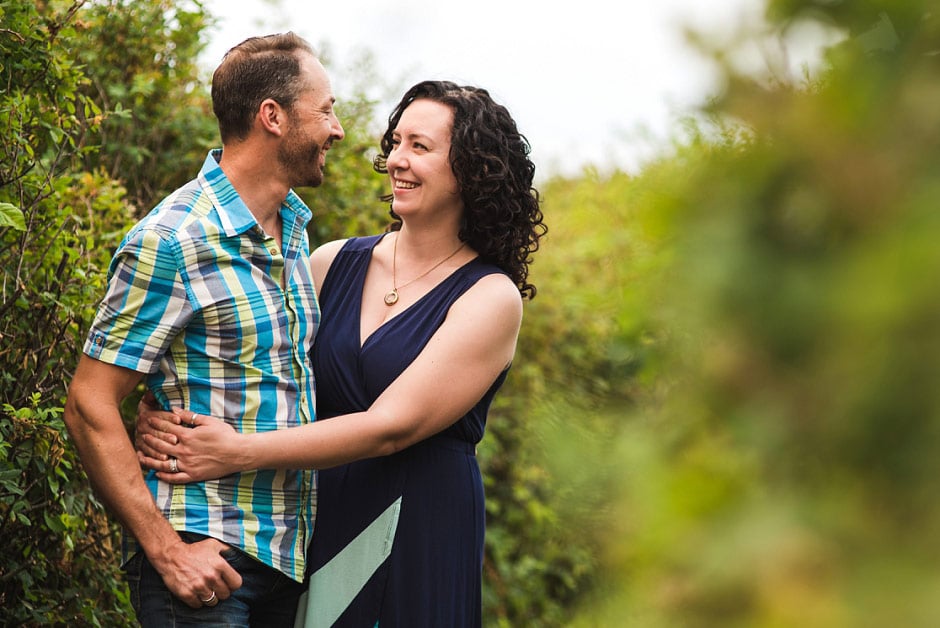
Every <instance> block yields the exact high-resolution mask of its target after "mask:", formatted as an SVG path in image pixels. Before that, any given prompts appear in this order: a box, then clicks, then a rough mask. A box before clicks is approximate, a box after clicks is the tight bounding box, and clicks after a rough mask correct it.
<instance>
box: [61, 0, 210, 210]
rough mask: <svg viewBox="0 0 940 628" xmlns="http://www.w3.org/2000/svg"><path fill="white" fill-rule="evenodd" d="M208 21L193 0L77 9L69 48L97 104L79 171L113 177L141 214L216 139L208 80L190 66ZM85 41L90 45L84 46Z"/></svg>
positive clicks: (110, 1) (193, 168) (125, 1)
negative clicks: (97, 119) (99, 112)
mask: <svg viewBox="0 0 940 628" xmlns="http://www.w3.org/2000/svg"><path fill="white" fill-rule="evenodd" d="M212 23H213V22H212V19H211V18H210V17H209V15H208V14H207V13H206V10H205V9H204V8H203V6H202V5H201V3H199V2H195V1H192V2H183V1H178V0H133V1H131V0H98V1H96V2H91V3H89V4H88V5H86V6H85V7H84V8H83V9H82V10H81V11H80V12H79V13H78V15H77V19H76V27H77V28H78V29H79V30H80V32H81V37H80V38H77V39H75V40H74V42H73V44H72V45H71V46H70V51H71V52H72V54H73V55H75V57H77V59H78V60H79V62H80V63H81V64H82V65H83V67H84V70H85V73H86V74H87V76H88V78H89V81H88V82H87V83H86V85H85V87H84V88H83V89H82V93H83V94H85V95H86V96H87V97H89V98H91V99H93V100H94V101H95V102H97V103H99V104H100V105H101V106H102V107H103V108H104V109H106V110H107V115H105V116H104V118H103V120H102V121H101V124H100V126H98V128H97V130H96V133H94V134H93V135H92V136H91V137H90V140H89V141H90V142H91V143H92V144H94V145H100V149H98V150H95V151H89V152H87V153H86V154H85V156H84V163H83V169H85V170H89V171H95V170H99V169H100V170H103V171H105V172H106V173H107V174H108V176H110V178H112V179H114V180H117V181H121V182H122V183H123V185H124V186H125V188H126V189H127V193H128V198H129V200H130V201H131V203H132V204H133V205H135V206H136V207H137V211H138V214H139V215H143V214H145V213H146V212H148V211H149V210H150V208H151V207H152V206H153V205H154V204H155V203H156V202H157V201H159V200H160V199H161V198H163V197H164V196H166V195H167V194H168V193H170V192H172V191H173V190H175V189H176V188H178V187H179V186H180V185H182V184H183V183H185V182H186V181H189V180H190V179H191V178H192V177H193V173H195V172H198V170H199V167H200V166H201V165H202V162H203V161H204V160H205V158H206V153H207V152H208V151H209V149H211V148H215V147H217V146H219V145H220V140H219V139H218V127H217V125H216V121H215V118H214V117H213V115H212V106H211V101H210V99H209V93H208V89H207V85H208V80H207V77H206V76H205V75H204V71H203V70H202V69H201V68H200V66H199V65H198V63H197V60H198V56H199V54H200V53H201V52H202V50H203V48H204V47H205V41H204V38H203V32H204V31H205V30H206V29H207V28H208V27H209V26H211V25H212ZM89 42H93V45H88V43H89Z"/></svg>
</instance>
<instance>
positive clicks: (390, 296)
mask: <svg viewBox="0 0 940 628" xmlns="http://www.w3.org/2000/svg"><path fill="white" fill-rule="evenodd" d="M465 244H466V242H461V243H460V246H458V247H457V249H456V250H454V252H453V253H451V254H450V255H448V256H447V257H445V258H444V259H442V260H441V261H439V262H438V263H437V264H435V265H434V266H431V267H430V268H429V269H427V270H426V271H424V272H423V273H421V274H420V275H418V276H417V277H415V278H414V279H412V280H411V281H408V282H406V283H403V284H402V285H400V286H399V285H398V276H397V275H396V272H395V264H396V260H397V258H398V234H397V233H396V234H395V243H394V244H393V245H392V290H391V292H386V293H385V305H388V306H392V305H395V304H396V303H398V291H399V290H400V289H401V288H404V287H405V286H410V285H411V284H413V283H414V282H416V281H418V280H419V279H421V278H422V277H424V276H426V275H427V274H428V273H430V272H431V271H432V270H434V269H435V268H437V267H438V266H440V265H441V264H443V263H444V262H446V261H447V260H449V259H450V258H452V257H453V256H454V255H457V253H459V252H460V249H462V248H463V247H464V245H465Z"/></svg>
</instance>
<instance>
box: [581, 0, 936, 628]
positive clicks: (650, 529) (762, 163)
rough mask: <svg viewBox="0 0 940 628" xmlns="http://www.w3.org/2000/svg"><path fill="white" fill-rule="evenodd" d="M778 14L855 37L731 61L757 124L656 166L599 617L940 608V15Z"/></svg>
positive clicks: (631, 620) (733, 113)
mask: <svg viewBox="0 0 940 628" xmlns="http://www.w3.org/2000/svg"><path fill="white" fill-rule="evenodd" d="M770 15H771V16H772V18H773V19H774V20H775V21H774V22H773V24H774V25H775V26H777V27H779V28H781V29H783V28H785V27H786V26H787V25H789V24H790V23H792V21H794V20H797V19H799V20H821V21H823V22H824V23H826V24H827V25H829V27H835V28H839V29H841V31H842V32H844V33H846V35H847V38H846V39H845V40H844V41H843V42H842V43H840V44H839V45H837V46H834V47H833V48H832V49H831V50H830V51H829V53H828V56H827V61H828V65H827V69H826V71H825V72H824V73H823V74H821V75H820V76H818V77H815V78H814V80H813V81H812V82H808V83H807V84H803V85H792V84H786V83H781V82H779V81H767V80H764V79H763V77H756V78H755V77H748V76H741V75H739V74H737V73H735V72H733V71H731V70H727V72H728V81H727V85H728V87H727V90H726V92H725V93H724V94H723V95H722V97H721V98H719V99H718V100H717V101H716V102H715V103H714V104H713V106H712V107H711V108H710V110H709V113H711V114H712V115H714V116H717V117H718V118H720V119H725V120H733V121H735V124H739V125H742V128H743V130H744V131H745V132H744V133H737V134H731V135H728V136H726V137H724V138H720V139H717V140H714V139H713V140H708V141H706V140H703V139H702V138H696V139H695V140H693V141H692V142H690V143H689V144H687V145H683V146H679V147H677V151H676V154H675V155H671V156H668V157H664V158H663V159H662V161H661V162H660V163H657V164H653V165H651V166H650V167H649V168H648V169H647V170H645V171H644V172H643V173H642V174H641V175H640V177H639V178H638V180H637V181H636V182H635V183H634V185H637V186H644V185H646V184H645V183H644V180H646V179H647V178H656V177H658V176H659V175H660V173H661V172H671V173H672V174H673V175H677V176H674V177H670V178H669V181H670V183H669V191H670V197H671V198H666V197H663V198H653V199H650V200H651V202H649V203H647V204H642V205H640V206H639V207H641V209H642V211H641V212H640V213H639V214H638V215H637V224H638V225H640V226H641V227H642V233H643V235H642V238H643V240H644V241H645V242H647V243H650V244H651V245H652V246H651V248H650V249H649V255H648V257H647V259H646V261H647V268H649V269H650V270H651V272H650V273H649V274H648V275H645V274H641V275H640V277H639V279H640V288H641V292H640V294H642V295H643V298H642V299H640V300H638V301H636V302H634V303H632V304H630V307H631V308H635V312H633V313H631V314H630V315H629V316H628V318H629V319H635V320H639V321H643V325H644V326H646V327H647V328H648V329H649V330H650V331H649V334H650V337H651V338H652V339H653V340H654V341H653V343H652V345H651V348H650V358H651V359H649V360H647V361H646V362H645V363H644V368H643V370H642V371H641V378H640V381H641V382H643V383H644V387H643V389H641V390H640V391H639V393H640V394H639V396H638V397H637V403H636V405H635V406H634V408H633V409H632V410H630V411H629V412H626V413H625V420H624V421H622V422H621V428H620V435H619V437H618V438H617V439H616V444H615V445H614V447H615V448H616V450H617V452H618V454H617V457H618V458H619V459H620V460H621V461H622V462H621V464H620V466H619V473H620V478H619V482H618V489H617V491H618V492H617V498H616V499H615V500H614V502H613V503H614V504H615V510H614V513H613V514H614V516H613V518H612V520H611V521H612V522H613V523H614V526H613V527H612V528H611V530H610V533H609V535H607V536H606V543H605V545H604V547H605V550H604V554H603V555H604V557H605V569H604V571H603V574H604V576H603V580H604V581H605V582H607V583H609V587H606V588H599V589H598V591H597V595H596V596H594V597H592V598H589V601H588V602H586V603H585V605H584V606H585V610H584V612H583V613H582V620H581V623H579V624H577V625H608V624H614V623H619V624H623V623H624V622H626V623H628V624H630V625H642V626H654V627H655V626H677V625H679V626H693V627H694V626H797V625H799V626H820V627H823V626H825V627H827V628H829V627H839V626H884V625H904V626H931V625H935V624H936V623H937V621H938V620H940V605H938V603H937V602H936V599H937V598H936V596H935V594H936V591H937V590H938V588H940V578H938V575H937V573H938V572H937V570H936V561H937V557H938V554H940V536H938V534H937V531H938V530H940V508H938V507H937V505H936V500H935V499H934V496H935V495H936V494H937V492H938V489H940V486H938V478H940V463H938V460H940V455H938V454H940V428H938V425H940V422H938V418H940V396H938V393H937V388H936V387H935V386H933V385H932V380H933V379H934V378H935V376H936V373H938V372H940V357H938V356H940V351H938V348H940V296H938V293H937V290H936V286H935V276H936V269H937V268H940V247H938V246H937V244H936V242H937V239H938V236H940V214H938V213H937V211H936V208H935V204H936V201H935V196H934V195H935V194H936V193H937V191H938V189H940V178H938V174H937V173H938V172H940V169H938V166H940V152H938V150H937V147H938V146H940V113H938V109H937V108H936V106H935V105H936V97H937V85H938V84H940V83H938V74H940V62H938V57H937V56H936V54H935V51H936V49H937V45H938V41H940V38H938V35H940V27H938V25H937V22H936V19H935V17H934V15H933V6H932V4H931V3H928V2H921V1H917V0H907V1H905V2H892V3H885V2H875V1H872V2H858V3H831V2H821V1H820V2H805V1H799V0H791V1H788V2H775V3H772V5H771V13H770ZM885 25H888V27H890V28H891V30H892V32H893V35H894V36H895V37H894V38H892V37H886V36H879V37H878V38H872V37H870V36H869V35H870V34H871V33H872V32H873V31H872V29H881V30H880V31H877V32H879V33H882V34H883V33H884V32H885V31H884V28H885ZM873 42H874V43H873ZM892 42H894V43H892ZM741 138H744V139H741ZM625 264H626V266H627V267H628V268H633V267H634V260H633V259H628V260H627V261H626V262H625ZM627 329H629V327H628V328H627ZM588 609H590V610H588Z"/></svg>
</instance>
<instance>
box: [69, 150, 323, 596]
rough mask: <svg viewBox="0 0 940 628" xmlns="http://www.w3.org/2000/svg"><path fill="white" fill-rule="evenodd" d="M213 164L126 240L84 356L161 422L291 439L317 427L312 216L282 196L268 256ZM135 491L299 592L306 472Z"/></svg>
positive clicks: (182, 525) (308, 498)
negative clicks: (114, 376)
mask: <svg viewBox="0 0 940 628" xmlns="http://www.w3.org/2000/svg"><path fill="white" fill-rule="evenodd" d="M220 154H221V153H220V151H212V152H210V154H209V155H208V156H207V158H206V161H205V163H204V164H203V167H202V170H201V171H200V173H199V176H198V177H197V178H196V179H195V180H193V181H191V182H190V183H188V184H187V185H185V186H183V187H182V188H180V189H179V190H177V191H176V192H174V193H173V194H171V195H170V196H168V197H167V198H166V199H164V200H163V201H162V202H161V203H160V204H159V205H158V206H157V207H156V208H154V210H153V211H152V212H151V213H150V214H149V215H148V216H146V217H145V218H144V219H143V220H142V221H141V222H139V223H138V224H137V225H135V226H134V227H133V228H132V229H131V231H130V232H128V234H127V235H126V236H125V238H124V239H123V241H122V242H121V244H120V245H119V247H118V249H117V252H116V253H115V256H114V258H113V260H112V263H111V267H110V269H109V283H108V290H107V294H106V296H105V297H104V299H103V301H102V302H101V305H100V306H99V309H98V312H97V315H96V318H95V320H94V323H93V324H92V328H91V330H90V332H89V335H88V338H87V341H86V343H85V353H87V354H88V355H89V356H90V357H92V358H95V359H97V360H101V361H104V362H108V363H110V364H114V365H117V366H122V367H125V368H128V369H133V370H135V371H138V372H141V373H144V374H145V375H144V382H145V384H146V386H147V387H148V388H149V389H150V390H152V391H153V392H154V393H155V395H156V397H157V399H158V400H159V402H160V403H161V405H162V406H163V407H164V408H165V409H169V408H171V407H179V406H183V407H186V408H189V409H191V410H193V411H195V412H198V413H200V414H208V415H212V416H216V417H224V418H225V420H226V421H227V422H228V423H230V424H232V425H233V426H234V427H235V429H237V430H238V431H240V432H244V433H252V432H266V431H270V430H276V429H283V428H289V427H294V426H297V425H302V424H305V423H308V422H310V421H313V420H315V417H316V415H315V411H314V402H315V399H314V382H313V372H312V370H311V366H310V364H311V362H310V356H309V353H310V350H311V348H312V345H313V339H314V336H315V334H316V330H317V326H318V323H319V316H320V312H319V307H318V305H317V301H316V294H315V291H314V285H313V279H312V276H311V273H310V259H309V255H310V248H309V242H308V239H307V234H306V225H307V223H308V222H309V220H310V217H311V214H310V210H309V209H308V208H307V206H306V205H305V204H304V203H303V201H301V200H300V198H299V197H298V196H297V195H296V194H294V192H293V191H291V192H290V193H289V194H288V196H287V198H286V199H285V201H284V202H283V204H282V205H281V208H280V216H281V219H282V223H283V231H282V234H281V235H282V245H281V247H278V244H277V241H276V240H275V239H274V238H273V237H271V236H270V235H268V234H265V233H264V231H263V230H262V229H261V227H260V225H259V224H258V222H257V221H256V220H255V218H254V216H253V215H252V214H251V212H250V211H249V210H248V208H247V207H246V206H245V204H244V203H243V202H242V200H241V198H240V197H239V196H238V194H237V193H236V192H235V189H234V188H233V187H232V185H231V183H230V182H229V180H228V179H227V177H226V176H225V173H224V172H223V171H222V169H221V168H220V167H219V165H218V159H219V157H220ZM146 481H147V485H148V486H149V488H150V490H151V492H152V493H153V496H154V499H155V501H156V503H157V506H158V507H159V508H160V509H161V510H162V512H163V514H164V515H165V516H166V517H167V519H168V520H169V521H170V523H171V524H172V525H173V527H174V528H175V529H177V530H181V531H188V532H195V533H199V534H205V535H208V536H212V537H214V538H217V539H219V540H221V541H223V542H225V543H229V544H231V545H233V546H235V547H238V548H240V549H242V550H244V551H245V552H247V553H248V554H250V555H252V556H254V557H255V558H257V559H258V560H260V561H261V562H263V563H265V564H267V565H270V566H271V567H273V568H275V569H277V570H279V571H281V572H283V573H285V574H286V575H288V576H290V577H292V578H293V579H295V580H298V581H300V580H302V579H303V573H304V550H305V548H306V543H307V537H308V536H309V534H310V532H311V531H312V523H313V517H314V514H315V502H316V500H315V498H316V495H315V490H314V486H315V477H314V475H313V472H311V471H275V470H258V471H250V472H244V473H237V474H234V475H230V476H227V477H224V478H221V479H219V480H212V481H207V482H197V483H192V484H186V485H171V484H167V483H165V482H161V481H159V480H157V478H156V476H155V474H154V473H153V472H150V473H148V474H147V476H146ZM128 541H129V544H128V545H126V547H125V550H126V551H127V552H130V551H133V550H134V549H135V548H134V547H133V540H132V539H128Z"/></svg>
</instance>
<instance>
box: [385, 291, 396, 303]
mask: <svg viewBox="0 0 940 628" xmlns="http://www.w3.org/2000/svg"><path fill="white" fill-rule="evenodd" d="M396 303H398V290H392V291H391V292H389V293H387V294H386V295H385V305H395V304H396Z"/></svg>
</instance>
